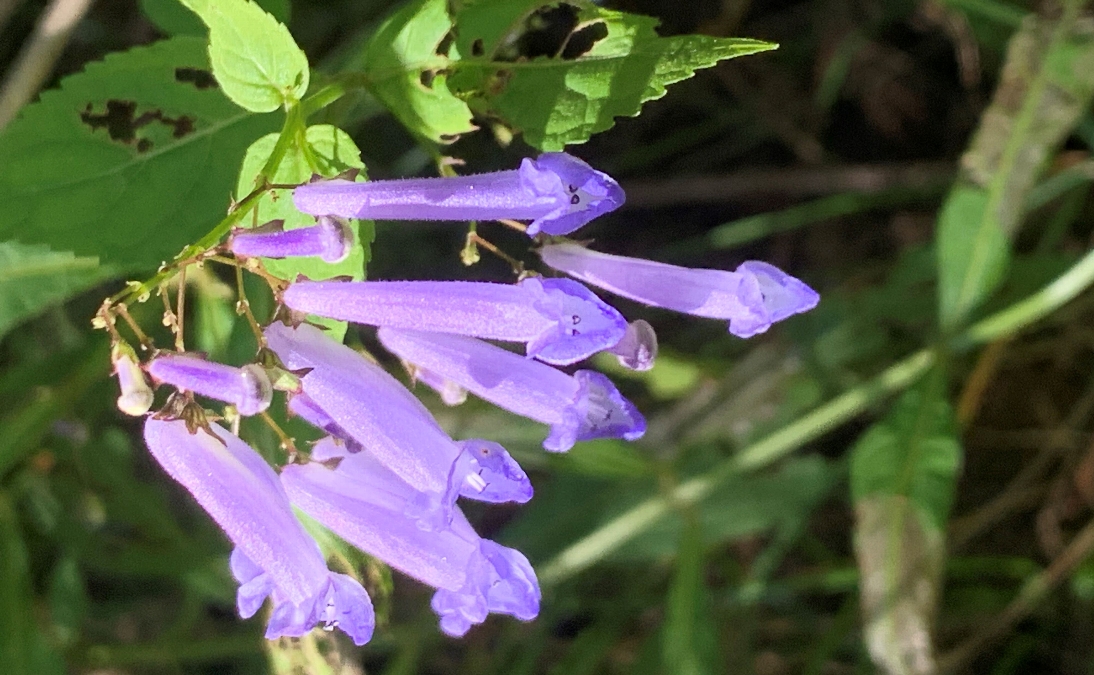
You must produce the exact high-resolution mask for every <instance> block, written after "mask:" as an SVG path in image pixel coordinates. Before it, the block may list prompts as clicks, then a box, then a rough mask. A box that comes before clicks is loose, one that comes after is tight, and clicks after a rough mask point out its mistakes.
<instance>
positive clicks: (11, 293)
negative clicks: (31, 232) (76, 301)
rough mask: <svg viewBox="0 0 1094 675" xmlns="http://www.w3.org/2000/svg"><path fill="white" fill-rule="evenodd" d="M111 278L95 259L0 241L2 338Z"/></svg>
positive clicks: (0, 334)
mask: <svg viewBox="0 0 1094 675" xmlns="http://www.w3.org/2000/svg"><path fill="white" fill-rule="evenodd" d="M109 276H111V270H110V269H108V268H104V267H100V266H99V261H98V260H97V259H95V258H77V257H76V256H74V255H73V254H71V253H67V252H58V251H51V250H50V249H49V247H48V246H42V245H33V246H28V245H24V244H20V243H19V242H15V241H5V242H0V337H3V336H4V334H5V333H7V332H8V330H10V329H11V328H12V327H13V326H15V325H16V324H18V323H19V322H21V321H23V320H25V319H29V318H30V317H32V316H34V315H35V314H37V313H38V312H41V311H43V310H45V309H47V308H49V307H50V306H52V305H55V304H59V303H61V302H64V301H65V300H67V299H68V298H70V297H72V296H73V295H75V294H77V293H79V292H80V291H83V290H86V289H87V288H90V287H91V286H93V285H95V284H96V283H98V282H99V281H102V280H103V279H106V278H108V277H109Z"/></svg>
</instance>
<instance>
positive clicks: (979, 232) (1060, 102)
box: [938, 3, 1094, 330]
mask: <svg viewBox="0 0 1094 675" xmlns="http://www.w3.org/2000/svg"><path fill="white" fill-rule="evenodd" d="M1075 6H1076V3H1071V4H1070V5H1069V7H1071V8H1074V7H1075ZM1069 11H1072V10H1069ZM1092 97H1094V33H1092V31H1091V29H1090V27H1089V24H1087V23H1083V22H1076V21H1074V17H1073V16H1071V17H1069V16H1064V17H1061V18H1060V19H1058V20H1056V21H1051V20H1048V19H1041V18H1037V17H1036V16H1030V17H1029V18H1028V19H1027V20H1026V21H1025V22H1023V24H1022V28H1021V30H1019V31H1018V32H1017V33H1015V34H1014V36H1013V37H1012V38H1011V41H1010V46H1009V48H1008V50H1007V57H1006V63H1005V65H1004V68H1003V72H1002V76H1001V78H1000V81H999V85H998V87H997V89H996V92H995V97H994V99H993V101H992V104H991V106H989V107H988V109H987V110H986V111H985V112H984V114H983V115H982V116H981V123H980V128H979V129H978V130H977V132H976V134H975V136H974V137H973V140H972V143H971V144H970V146H969V148H968V150H967V151H966V152H965V154H964V155H963V156H962V158H961V165H962V168H963V176H962V178H961V179H960V180H959V181H958V183H957V184H956V185H955V186H954V188H953V190H952V191H951V193H950V195H949V197H948V198H947V200H946V202H945V204H944V205H943V207H942V210H941V212H940V213H939V217H938V272H939V317H940V320H941V323H942V325H943V327H944V328H946V329H950V330H952V329H955V328H957V327H959V326H960V324H961V323H962V322H964V321H965V319H966V318H967V317H968V316H969V314H970V313H971V312H972V311H973V310H975V309H976V308H977V307H978V306H979V305H980V304H981V303H982V302H983V301H984V300H985V299H986V298H987V297H988V295H989V294H990V293H991V292H992V291H994V290H995V289H996V288H997V287H998V286H999V284H1000V283H1001V282H1002V281H1003V279H1004V277H1005V276H1006V271H1007V267H1008V264H1009V260H1010V240H1011V239H1012V238H1013V237H1014V235H1015V232H1016V231H1017V230H1018V228H1019V226H1020V225H1021V222H1022V216H1023V214H1024V213H1025V208H1024V206H1025V203H1026V197H1027V195H1028V194H1029V193H1030V191H1031V190H1032V189H1033V187H1034V184H1035V183H1036V181H1037V179H1038V177H1039V176H1040V175H1041V173H1042V172H1043V170H1044V167H1045V166H1046V165H1047V164H1048V161H1049V160H1050V159H1051V158H1052V156H1053V153H1055V151H1056V149H1057V148H1058V147H1059V145H1060V144H1061V143H1062V142H1063V140H1064V139H1065V138H1066V136H1067V134H1068V133H1070V132H1071V130H1072V129H1073V128H1074V127H1075V125H1076V124H1077V123H1078V120H1079V117H1080V116H1081V115H1082V114H1083V113H1084V112H1085V111H1086V110H1087V108H1088V107H1089V105H1090V101H1091V98H1092Z"/></svg>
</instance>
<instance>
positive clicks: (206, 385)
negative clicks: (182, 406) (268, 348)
mask: <svg viewBox="0 0 1094 675" xmlns="http://www.w3.org/2000/svg"><path fill="white" fill-rule="evenodd" d="M148 374H149V375H151V376H152V377H154V378H155V379H156V380H158V381H160V382H166V383H167V384H170V385H172V386H174V387H176V388H178V389H182V390H186V391H192V392H194V393H195V394H201V395H202V396H208V397H209V398H215V399H217V400H218V401H226V402H227V403H231V404H232V405H234V406H235V407H236V409H237V410H238V411H239V414H240V415H257V414H258V413H260V412H262V411H264V410H266V408H269V407H270V401H271V400H272V398H273V387H272V386H271V385H270V378H269V377H268V376H267V375H266V371H264V370H263V369H262V368H261V367H259V366H257V365H255V364H253V363H252V364H248V365H245V366H243V367H242V368H235V367H232V366H226V365H224V364H222V363H213V362H212V361H206V360H205V359H201V358H198V357H196V356H191V355H187V354H165V355H163V356H157V357H156V358H154V359H152V361H151V362H149V364H148Z"/></svg>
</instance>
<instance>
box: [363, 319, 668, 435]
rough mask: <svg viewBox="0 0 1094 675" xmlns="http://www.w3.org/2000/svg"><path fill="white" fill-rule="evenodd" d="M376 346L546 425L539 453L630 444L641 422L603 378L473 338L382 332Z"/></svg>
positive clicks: (642, 430) (631, 406)
mask: <svg viewBox="0 0 1094 675" xmlns="http://www.w3.org/2000/svg"><path fill="white" fill-rule="evenodd" d="M377 335H378V337H379V338H380V342H381V343H382V344H383V345H384V347H386V348H387V349H388V350H389V351H391V352H392V353H393V354H395V355H396V356H398V357H399V358H401V359H403V360H404V361H407V362H408V363H411V364H414V365H415V366H417V367H420V368H423V369H425V370H428V371H431V372H432V373H434V374H435V375H437V376H439V377H441V378H443V379H445V380H450V381H452V382H455V383H456V384H457V385H459V386H461V387H463V388H464V389H467V390H468V391H470V392H471V393H473V394H475V395H476V396H479V397H481V398H484V399H486V400H487V401H490V402H491V403H493V404H494V405H496V406H498V407H500V408H504V409H506V410H509V411H511V412H514V413H516V414H518V415H523V416H524V417H529V418H531V419H534V420H536V421H539V422H543V423H544V424H548V425H550V426H551V432H550V435H549V436H548V437H547V439H546V440H545V441H544V442H543V447H544V448H545V449H547V450H551V451H554V452H564V451H566V450H569V449H570V448H572V447H573V445H574V443H575V442H576V441H585V440H591V439H594V438H625V439H627V440H635V439H637V438H641V437H642V435H643V434H644V433H645V432H646V420H645V418H643V417H642V415H641V413H639V412H638V410H637V409H636V408H635V407H634V404H632V403H631V402H630V401H628V400H627V399H625V398H623V396H622V394H620V393H619V390H617V389H616V388H615V385H614V384H612V382H611V380H609V379H608V378H607V377H605V376H604V375H601V374H600V373H597V372H595V371H591V370H579V371H577V372H576V373H574V374H573V375H572V376H571V375H567V374H566V373H564V372H562V371H560V370H556V369H554V368H552V367H551V366H548V365H544V364H542V363H537V362H536V361H532V360H529V359H526V358H522V357H521V356H520V355H518V354H514V353H512V352H508V351H506V350H504V349H501V348H500V347H496V346H494V345H492V344H489V343H486V342H483V341H481V340H477V339H475V338H469V337H462V336H456V335H445V334H442V333H427V332H424V331H414V330H403V329H396V328H381V329H380V330H379V331H378V333H377Z"/></svg>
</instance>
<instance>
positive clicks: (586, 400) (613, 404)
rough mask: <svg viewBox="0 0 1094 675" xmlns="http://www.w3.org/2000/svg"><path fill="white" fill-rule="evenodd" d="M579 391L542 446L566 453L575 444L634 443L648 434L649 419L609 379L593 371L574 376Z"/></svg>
mask: <svg viewBox="0 0 1094 675" xmlns="http://www.w3.org/2000/svg"><path fill="white" fill-rule="evenodd" d="M574 380H576V381H577V383H578V386H579V389H578V394H577V397H576V398H575V399H574V402H573V404H572V405H570V407H569V408H567V409H566V410H565V412H564V413H563V419H562V421H561V422H560V423H558V424H554V425H552V426H551V434H550V435H549V436H548V437H547V440H546V441H544V442H543V447H544V448H545V449H547V450H550V451H552V452H565V451H567V450H569V449H570V448H572V447H573V445H574V443H575V442H576V441H591V440H593V439H597V438H623V439H625V440H628V441H634V440H638V439H639V438H641V437H642V436H643V435H645V433H646V418H645V417H643V416H642V413H640V412H638V408H636V407H635V406H634V404H633V403H631V402H630V401H628V400H627V399H626V398H624V397H623V395H622V394H620V393H619V390H618V389H616V388H615V385H614V384H613V383H612V381H611V380H609V379H608V378H607V376H605V375H603V374H602V373H598V372H596V371H593V370H579V371H577V372H575V373H574Z"/></svg>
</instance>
